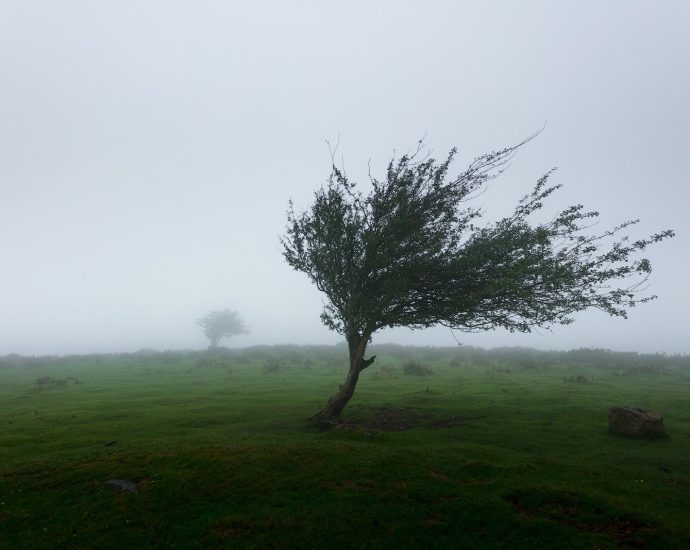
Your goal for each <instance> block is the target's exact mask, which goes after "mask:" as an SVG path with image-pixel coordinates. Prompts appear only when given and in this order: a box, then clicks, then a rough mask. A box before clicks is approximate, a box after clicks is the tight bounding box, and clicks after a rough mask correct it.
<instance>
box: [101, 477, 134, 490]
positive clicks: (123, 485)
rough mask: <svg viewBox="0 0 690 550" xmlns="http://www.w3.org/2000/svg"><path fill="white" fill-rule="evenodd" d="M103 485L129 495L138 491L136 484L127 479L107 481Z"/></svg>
mask: <svg viewBox="0 0 690 550" xmlns="http://www.w3.org/2000/svg"><path fill="white" fill-rule="evenodd" d="M105 484H106V486H107V487H110V488H111V489H115V490H117V491H128V492H130V493H136V492H137V491H139V487H138V486H137V484H136V483H134V482H133V481H130V480H129V479H109V480H108V481H106V482H105Z"/></svg>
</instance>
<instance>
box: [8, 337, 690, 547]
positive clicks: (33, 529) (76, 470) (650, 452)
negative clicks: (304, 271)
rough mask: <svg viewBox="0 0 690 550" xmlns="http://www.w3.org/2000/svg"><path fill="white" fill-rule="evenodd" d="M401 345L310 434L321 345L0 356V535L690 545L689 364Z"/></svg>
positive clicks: (54, 543)
mask: <svg viewBox="0 0 690 550" xmlns="http://www.w3.org/2000/svg"><path fill="white" fill-rule="evenodd" d="M398 351H399V352H395V349H393V350H392V351H391V350H387V349H383V350H382V351H380V352H378V353H379V357H378V359H377V361H376V363H375V364H374V365H373V366H372V367H371V368H369V369H368V370H367V371H365V372H364V373H363V375H362V378H361V379H360V384H359V386H358V389H357V392H356V394H355V397H354V398H353V400H352V401H351V403H350V405H349V406H348V408H347V409H346V410H345V415H344V420H345V422H344V423H343V425H342V426H340V427H338V428H334V429H332V430H329V431H324V432H318V431H315V430H312V429H309V428H308V425H307V422H306V419H307V418H308V417H309V416H310V415H311V414H313V413H315V412H316V411H317V410H318V409H319V408H320V406H321V405H323V403H324V402H325V400H326V399H327V398H328V397H329V396H330V395H331V394H332V393H333V391H334V390H335V389H336V388H337V385H338V384H339V383H340V382H341V381H342V379H343V377H344V374H345V361H344V358H343V356H342V354H341V351H339V350H337V349H335V348H291V347H276V348H256V349H250V350H236V351H233V352H226V353H224V354H221V355H218V356H208V355H206V354H203V353H192V352H189V353H153V352H142V353H138V354H132V355H122V356H115V355H113V356H87V357H72V358H62V359H60V358H57V359H56V358H52V359H50V360H41V359H33V360H23V359H21V358H14V359H13V358H6V359H5V360H4V361H3V362H2V363H0V367H1V368H0V547H3V548H53V547H76V548H99V549H101V548H149V547H152V548H171V547H175V548H213V547H225V548H266V547H277V548H338V549H340V548H415V547H423V548H530V549H532V548H617V547H645V548H690V368H687V367H685V366H682V365H681V366H674V365H673V364H670V363H669V361H666V363H664V366H662V367H660V366H658V365H657V366H655V365H649V364H647V363H648V362H647V363H646V362H645V361H642V362H640V361H638V362H636V363H635V364H634V365H633V364H632V363H629V362H627V361H626V360H625V357H623V358H622V359H619V360H617V362H615V364H614V365H611V364H607V365H600V364H597V363H596V362H593V361H589V362H582V361H579V362H575V361H570V360H560V361H559V362H558V363H557V364H555V363H553V362H552V361H551V360H550V359H549V356H547V355H545V356H543V357H542V356H539V357H537V360H536V361H535V360H522V359H521V360H516V359H514V358H511V357H509V356H508V357H503V358H502V357H500V356H496V357H494V356H490V355H486V356H482V357H480V358H472V357H469V358H468V357H465V356H463V357H453V356H452V354H451V353H450V352H448V354H445V353H444V352H443V351H435V352H434V351H430V350H424V349H418V350H415V349H407V350H398ZM411 359H413V360H416V361H417V362H418V363H419V364H421V365H423V366H424V367H430V368H431V371H432V372H431V374H427V375H424V376H412V375H406V374H405V373H404V372H405V364H406V362H408V361H409V360H411ZM479 359H481V360H479ZM667 363H669V364H667ZM671 363H672V362H671ZM616 404H627V405H636V406H641V407H647V408H654V409H658V410H660V411H662V412H663V413H664V415H665V423H666V426H667V432H668V435H669V437H667V438H665V439H655V440H636V439H630V438H624V437H620V436H615V435H612V434H609V433H608V431H607V413H608V409H609V408H610V407H611V406H613V405H616ZM110 479H125V480H130V481H133V482H135V483H136V484H137V488H138V490H137V492H127V491H121V490H117V489H112V488H110V487H108V486H107V485H106V481H107V480H110Z"/></svg>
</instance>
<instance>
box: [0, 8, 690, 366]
mask: <svg viewBox="0 0 690 550" xmlns="http://www.w3.org/2000/svg"><path fill="white" fill-rule="evenodd" d="M688 22H690V3H687V2H682V1H677V2H671V1H666V2H642V1H634V0H619V1H607V2H594V1H583V2H582V1H578V2H575V1H572V2H546V1H521V2H512V1H505V2H481V3H480V2H451V1H436V2H421V1H418V2H413V1H395V2H394V1H377V2H358V1H355V2H347V3H333V2H315V1H314V2H299V3H283V2H252V3H238V2H220V1H201V2H191V1H188V2H182V1H167V0H166V1H163V0H160V1H147V2H140V1H136V2H135V1H126V0H124V1H123V0H119V1H117V2H88V1H70V0H64V1H61V2H52V1H42V2H41V1H30V0H29V1H27V0H22V1H18V0H17V1H13V0H5V1H2V2H0V257H1V258H2V260H1V262H2V263H1V264H0V354H7V353H22V354H51V353H58V354H64V353H87V352H110V351H134V350H137V349H139V348H156V349H180V348H204V347H205V346H206V345H207V341H206V339H205V337H204V336H203V334H202V332H201V330H200V329H199V328H198V327H197V326H195V324H194V322H195V320H196V319H198V318H199V317H201V316H202V315H204V314H205V313H207V312H208V311H210V310H214V309H223V308H225V307H229V308H231V309H234V310H237V311H238V312H239V313H240V314H241V316H242V317H243V318H244V320H245V322H246V324H247V325H248V327H249V329H250V330H251V333H250V334H248V335H242V336H237V337H234V338H232V339H230V340H226V341H225V343H226V344H228V345H230V346H247V345H253V344H274V343H294V344H310V343H315V344H316V343H327V344H328V343H336V342H339V341H340V340H341V337H340V336H339V335H338V334H335V333H332V332H329V331H328V330H327V329H326V328H325V327H324V326H323V325H322V324H321V322H320V320H319V314H320V312H321V307H322V297H321V295H320V293H319V292H318V290H317V289H316V288H315V287H313V286H312V285H311V284H310V283H309V281H308V279H307V277H306V276H305V275H303V274H301V273H297V272H294V271H292V270H291V269H290V268H289V267H288V265H287V264H286V263H285V262H284V260H283V258H282V255H281V248H280V245H279V236H280V235H281V234H282V233H283V230H284V227H285V221H286V216H285V211H286V208H287V203H288V200H289V199H290V198H292V200H293V201H294V202H295V204H296V207H297V208H298V209H300V210H301V209H304V208H306V207H308V206H309V204H310V203H311V200H312V198H313V192H314V191H315V190H316V189H317V188H318V187H319V186H320V185H321V184H322V183H324V182H325V181H326V179H327V177H328V175H329V172H330V162H331V157H330V154H329V151H328V147H327V145H326V143H325V140H327V139H328V140H330V141H331V142H332V143H335V142H337V141H338V140H339V141H340V146H339V149H338V156H337V158H338V161H339V162H340V161H342V162H343V163H344V166H345V168H346V170H347V172H348V175H349V176H350V178H351V179H353V180H354V181H358V182H360V183H361V184H362V185H363V190H366V189H367V185H366V184H367V182H368V177H367V173H368V163H369V162H371V170H372V174H373V175H374V176H378V177H383V174H384V169H385V166H386V164H387V162H388V161H389V160H390V158H391V156H392V155H393V153H394V151H396V152H397V153H398V154H400V153H403V152H406V151H408V150H410V149H413V148H414V147H415V145H416V143H417V141H418V140H419V139H420V138H422V137H425V141H426V143H427V145H428V146H429V147H430V148H431V149H432V151H433V154H434V155H435V156H436V157H437V158H440V157H445V156H446V155H447V153H448V150H449V149H450V148H451V147H453V146H457V147H458V148H459V154H458V156H457V160H456V162H455V164H454V169H452V170H451V173H458V172H460V171H462V170H463V169H464V168H465V167H466V165H467V164H468V163H469V162H470V161H471V160H472V159H473V158H474V157H476V156H478V155H480V154H482V153H486V152H489V151H491V150H495V149H499V148H502V147H506V146H509V145H514V144H516V143H518V142H519V141H521V140H522V139H523V138H525V137H526V136H528V135H530V134H532V133H533V132H534V131H536V130H538V129H539V128H541V127H542V126H543V125H544V124H545V123H546V127H545V129H544V131H543V132H542V134H541V135H540V136H539V137H538V138H536V139H535V140H533V141H532V142H531V143H529V144H527V145H526V146H525V147H523V148H522V150H521V151H520V153H519V154H518V156H517V157H516V158H515V159H514V161H513V165H512V167H511V168H510V170H509V171H508V172H506V173H505V174H504V175H503V176H501V177H500V178H499V179H497V180H495V181H494V182H492V184H491V186H490V188H489V191H488V192H486V193H485V194H483V195H482V196H480V197H479V198H478V199H477V203H478V204H480V205H482V206H483V207H484V208H485V210H486V217H485V218H484V220H485V221H491V220H494V219H497V218H499V217H501V216H503V215H505V214H507V213H508V212H510V211H511V209H512V207H513V206H514V205H515V203H516V201H517V200H518V199H519V197H521V196H522V195H524V194H525V193H528V192H529V191H531V189H532V187H533V185H534V183H535V182H536V180H537V179H538V178H539V177H540V176H541V175H542V174H543V173H545V172H546V171H547V170H549V169H550V168H551V167H553V166H557V167H558V171H557V172H556V173H555V175H554V176H553V179H552V180H551V181H552V182H553V183H560V184H563V185H564V188H563V189H561V190H560V191H559V192H557V193H556V194H555V195H554V196H553V197H552V199H551V200H550V201H549V202H548V203H547V204H546V205H545V207H544V212H546V213H550V212H553V213H555V212H556V211H557V210H559V209H562V208H564V207H566V206H568V205H570V204H574V203H582V204H584V205H585V207H587V208H589V209H594V210H598V211H599V212H600V214H601V216H600V217H599V219H598V225H597V226H596V227H595V228H593V231H597V232H601V231H603V230H605V229H607V228H610V227H612V226H614V225H617V224H618V223H620V222H622V221H624V220H626V219H630V218H638V217H639V218H640V219H641V223H640V224H639V225H637V226H634V228H633V230H632V232H631V234H632V236H633V237H642V236H647V235H650V234H652V233H655V232H658V231H661V230H663V229H666V228H672V229H675V230H676V233H677V236H676V238H674V239H672V240H670V241H668V242H663V243H661V244H660V245H658V246H655V247H652V248H651V249H650V250H649V253H648V254H647V257H649V258H650V260H651V261H652V264H653V267H654V272H653V273H652V276H651V279H650V287H649V289H648V291H647V292H649V293H654V294H658V295H659V299H658V300H656V301H654V302H652V303H650V304H643V305H642V306H640V307H638V308H636V309H634V310H632V311H631V312H630V316H629V319H628V320H622V319H620V318H611V317H609V316H607V315H606V314H604V313H601V312H598V311H592V312H586V313H583V314H580V315H577V316H576V323H575V324H573V325H570V326H565V327H555V328H554V329H553V331H552V332H548V331H543V330H542V331H540V333H533V334H529V335H524V334H508V333H506V332H505V331H502V330H497V331H491V332H487V333H483V334H464V333H461V332H457V331H456V332H455V337H457V338H458V339H459V340H460V341H461V342H462V343H463V344H467V345H478V346H485V347H493V346H503V345H519V346H531V347H536V348H540V349H570V348H577V347H602V348H609V349H613V350H632V351H640V352H666V353H690V342H689V339H688V337H687V333H688V326H689V325H690V315H689V313H688V311H689V310H690V292H688V290H687V284H688V281H689V280H690V260H689V259H688V249H689V246H688V235H690V221H689V217H688V214H687V209H688V199H689V198H690V192H689V191H688V188H689V186H688V183H689V181H688V179H689V178H688V174H689V173H690V145H689V144H690V135H689V133H690V130H689V129H690V106H689V104H688V98H689V97H690V72H689V71H688V66H689V62H690V60H689V57H690V56H689V53H690V33H688V32H687V27H688ZM374 341H375V342H396V343H401V344H412V345H455V339H454V337H453V335H452V334H451V332H450V331H449V330H448V329H446V328H433V329H428V330H424V331H414V332H412V331H410V330H407V329H396V330H389V331H385V332H381V333H378V334H377V335H375V340H374Z"/></svg>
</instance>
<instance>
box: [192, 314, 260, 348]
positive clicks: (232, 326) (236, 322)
mask: <svg viewBox="0 0 690 550" xmlns="http://www.w3.org/2000/svg"><path fill="white" fill-rule="evenodd" d="M196 324H197V325H199V326H200V327H201V329H202V330H203V331H204V334H205V335H206V338H208V340H209V346H208V347H209V349H216V348H217V347H218V342H220V340H221V338H227V337H230V336H235V335H236V334H248V333H249V331H248V330H247V327H245V325H244V323H243V322H242V319H241V318H240V316H239V314H238V313H237V312H236V311H230V310H229V309H224V310H222V311H211V312H209V313H207V314H206V315H204V316H203V317H202V318H201V319H197V322H196Z"/></svg>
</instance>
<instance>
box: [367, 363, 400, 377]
mask: <svg viewBox="0 0 690 550" xmlns="http://www.w3.org/2000/svg"><path fill="white" fill-rule="evenodd" d="M372 378H373V379H374V380H390V379H391V378H397V375H396V374H395V368H394V367H393V366H392V365H381V366H380V367H379V368H378V369H377V371H376V372H375V373H374V376H372Z"/></svg>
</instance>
